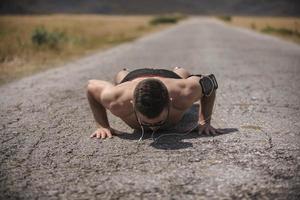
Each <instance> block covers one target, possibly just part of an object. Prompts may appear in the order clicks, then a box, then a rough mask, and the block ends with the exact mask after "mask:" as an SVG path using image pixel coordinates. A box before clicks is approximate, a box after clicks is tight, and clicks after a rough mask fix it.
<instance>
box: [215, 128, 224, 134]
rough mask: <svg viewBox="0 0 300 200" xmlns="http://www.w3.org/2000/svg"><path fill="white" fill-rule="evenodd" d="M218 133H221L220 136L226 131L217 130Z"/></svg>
mask: <svg viewBox="0 0 300 200" xmlns="http://www.w3.org/2000/svg"><path fill="white" fill-rule="evenodd" d="M216 132H217V133H219V134H223V133H224V131H223V130H221V129H216Z"/></svg>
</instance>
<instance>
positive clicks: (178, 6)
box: [0, 0, 300, 16]
mask: <svg viewBox="0 0 300 200" xmlns="http://www.w3.org/2000/svg"><path fill="white" fill-rule="evenodd" d="M299 5H300V2H299V1H298V0H0V14H50V13H97V14H162V13H170V12H181V13H186V14H199V15H268V16H300V9H299V7H300V6H299Z"/></svg>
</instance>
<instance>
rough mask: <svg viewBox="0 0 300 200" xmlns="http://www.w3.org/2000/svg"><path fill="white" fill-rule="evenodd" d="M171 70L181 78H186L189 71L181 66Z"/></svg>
mask: <svg viewBox="0 0 300 200" xmlns="http://www.w3.org/2000/svg"><path fill="white" fill-rule="evenodd" d="M173 72H175V73H176V74H178V75H179V76H180V77H181V78H183V79H186V78H188V77H189V75H191V74H190V72H188V71H187V70H186V69H183V68H181V67H175V68H174V69H173Z"/></svg>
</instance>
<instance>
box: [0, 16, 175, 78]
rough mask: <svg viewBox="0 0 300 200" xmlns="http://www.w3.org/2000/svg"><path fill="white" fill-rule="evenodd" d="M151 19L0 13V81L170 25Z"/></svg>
mask: <svg viewBox="0 0 300 200" xmlns="http://www.w3.org/2000/svg"><path fill="white" fill-rule="evenodd" d="M153 19H157V17H156V16H104V15H42V16H1V17H0V84H3V83H6V82H9V81H11V80H14V79H17V78H20V77H24V76H27V75H31V74H33V73H36V72H39V71H41V70H45V69H49V68H52V67H56V66H58V65H61V64H63V63H64V62H67V61H70V60H72V59H75V58H78V57H80V56H83V55H86V54H89V53H92V52H95V51H99V50H105V49H107V48H110V47H112V46H115V45H118V44H120V43H123V42H128V41H132V40H134V39H136V38H138V37H141V36H144V35H146V34H148V33H151V32H154V31H159V30H162V29H164V28H167V27H169V26H171V24H169V23H154V24H153V23H151V22H152V21H153ZM178 20H180V19H179V18H178V19H177V21H178Z"/></svg>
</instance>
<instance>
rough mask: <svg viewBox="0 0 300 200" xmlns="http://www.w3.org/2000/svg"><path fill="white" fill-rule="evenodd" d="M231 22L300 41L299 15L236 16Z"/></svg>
mask: <svg viewBox="0 0 300 200" xmlns="http://www.w3.org/2000/svg"><path fill="white" fill-rule="evenodd" d="M229 23H230V24H233V25H236V26H241V27H246V28H249V29H252V30H256V31H259V32H264V33H268V34H271V35H275V36H278V37H281V38H284V39H287V40H290V41H294V42H296V43H300V18H297V17H241V16H234V17H231V21H230V22H229Z"/></svg>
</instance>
